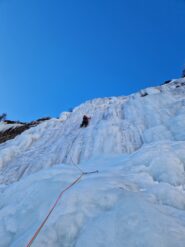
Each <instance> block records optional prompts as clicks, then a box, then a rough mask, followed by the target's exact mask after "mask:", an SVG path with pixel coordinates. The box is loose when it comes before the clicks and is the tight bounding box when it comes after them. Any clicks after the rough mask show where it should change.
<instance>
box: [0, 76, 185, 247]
mask: <svg viewBox="0 0 185 247" xmlns="http://www.w3.org/2000/svg"><path fill="white" fill-rule="evenodd" d="M141 96H144V97H141ZM84 114H86V115H89V116H91V121H90V125H89V126H88V127H87V128H79V126H80V123H81V120H82V117H83V115H84ZM74 164H76V165H77V166H78V167H80V169H83V170H84V171H93V170H97V169H98V170H99V173H95V174H89V175H84V176H83V177H82V179H81V180H80V182H78V183H77V184H76V185H74V187H72V188H71V189H70V190H68V191H67V192H66V193H65V194H64V196H63V197H62V200H61V201H60V202H59V204H58V205H57V207H56V208H55V210H54V211H53V213H52V215H51V216H50V218H49V220H48V221H47V223H46V225H45V226H44V227H43V229H42V230H41V232H40V234H39V236H38V237H37V238H36V239H35V241H34V242H33V245H32V246H35V247H42V246H48V247H59V246H60V247H61V246H62V247H86V246H90V247H91V246H93V247H109V246H111V247H112V246H113V247H122V246H127V247H154V246H155V247H156V246H157V247H184V246H185V79H179V80H174V81H172V82H171V83H169V84H166V85H162V86H159V87H154V88H147V89H145V90H142V91H141V92H138V93H136V94H132V95H130V96H128V97H111V98H103V99H95V100H90V101H88V102H86V103H85V104H82V105H80V106H79V107H77V108H75V109H74V110H73V112H72V113H63V114H61V117H60V118H59V119H51V120H48V121H45V122H43V123H41V124H40V125H38V126H36V127H33V128H31V129H29V130H27V131H25V132H23V133H22V134H21V135H20V136H17V137H16V138H15V139H13V140H10V141H7V142H6V143H3V144H1V145H0V183H1V185H0V239H1V241H0V246H2V247H23V246H26V244H27V243H28V241H29V240H30V238H31V237H32V235H33V233H34V232H35V230H36V229H37V228H38V226H39V225H40V224H41V222H42V220H43V219H44V217H45V216H46V214H47V213H48V210H49V209H50V207H51V205H52V204H53V203H54V201H55V200H56V198H57V196H58V194H59V193H60V192H61V190H63V189H64V188H65V187H66V186H68V185H69V184H70V183H71V182H73V181H74V180H75V178H77V177H78V176H79V174H80V170H79V169H77V168H76V167H75V165H74Z"/></svg>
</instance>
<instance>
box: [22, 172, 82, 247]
mask: <svg viewBox="0 0 185 247" xmlns="http://www.w3.org/2000/svg"><path fill="white" fill-rule="evenodd" d="M83 175H84V174H83V173H82V174H81V175H80V176H79V177H78V178H77V179H75V181H73V182H72V183H71V184H70V185H68V186H67V187H66V188H65V189H64V190H63V191H62V192H61V193H60V194H59V196H58V198H57V200H56V201H55V203H54V204H53V206H52V207H51V209H50V210H49V212H48V214H47V216H46V218H45V219H44V220H43V222H42V223H41V225H40V226H39V228H38V229H37V230H36V232H35V233H34V235H33V237H32V238H31V239H30V241H29V243H28V244H27V245H26V247H30V246H31V245H32V243H33V241H34V240H35V239H36V237H37V235H38V234H39V232H40V231H41V229H42V228H43V226H44V224H45V223H46V221H47V220H48V218H49V216H50V214H51V213H52V211H53V210H54V208H55V207H56V205H57V203H58V202H59V200H60V199H61V197H62V195H63V194H64V192H66V191H67V190H68V189H70V188H71V187H72V186H73V185H75V184H76V183H77V182H78V181H79V180H80V179H81V177H82V176H83Z"/></svg>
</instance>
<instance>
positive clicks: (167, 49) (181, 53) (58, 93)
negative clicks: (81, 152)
mask: <svg viewBox="0 0 185 247" xmlns="http://www.w3.org/2000/svg"><path fill="white" fill-rule="evenodd" d="M184 64H185V1H184V0H155V1H152V0H67V1H66V0H65V1H64V0H0V113H2V112H7V114H8V118H9V119H14V120H22V121H29V120H32V119H36V118H39V117H43V116H54V117H56V116H58V115H59V113H60V112H62V111H66V110H68V109H69V108H71V107H74V106H77V105H79V104H80V103H82V102H84V101H86V100H88V99H92V98H96V97H106V96H117V95H128V94H130V93H132V92H135V91H137V90H139V89H141V88H144V87H148V86H155V85H159V84H160V83H162V82H163V81H164V80H168V79H171V78H177V77H180V76H181V71H182V68H183V65H184Z"/></svg>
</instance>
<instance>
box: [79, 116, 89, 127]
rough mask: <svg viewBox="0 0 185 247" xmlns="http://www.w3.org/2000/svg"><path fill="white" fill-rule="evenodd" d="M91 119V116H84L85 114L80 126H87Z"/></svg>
mask: <svg viewBox="0 0 185 247" xmlns="http://www.w3.org/2000/svg"><path fill="white" fill-rule="evenodd" d="M90 119H91V118H90V117H87V116H86V115H84V116H83V121H82V123H81V125H80V128H82V127H87V126H88V124H89V120H90Z"/></svg>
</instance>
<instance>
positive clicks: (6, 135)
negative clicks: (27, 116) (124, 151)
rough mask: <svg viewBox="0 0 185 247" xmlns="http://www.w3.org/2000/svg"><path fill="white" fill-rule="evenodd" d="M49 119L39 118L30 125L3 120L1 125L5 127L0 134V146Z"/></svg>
mask: <svg viewBox="0 0 185 247" xmlns="http://www.w3.org/2000/svg"><path fill="white" fill-rule="evenodd" d="M49 119H50V118H49V117H46V118H40V119H38V120H36V121H32V122H30V123H23V122H17V121H11V120H5V121H4V122H3V123H4V124H5V125H6V129H5V130H4V131H1V132H0V144H1V143H3V142H6V141H8V140H11V139H13V138H15V137H16V136H17V135H20V134H21V133H22V132H24V131H25V130H27V129H30V128H31V127H34V126H37V125H38V124H40V123H41V122H43V121H46V120H49Z"/></svg>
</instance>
